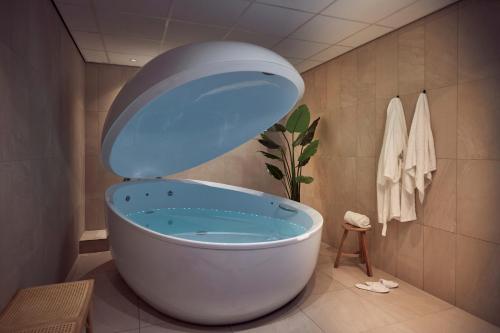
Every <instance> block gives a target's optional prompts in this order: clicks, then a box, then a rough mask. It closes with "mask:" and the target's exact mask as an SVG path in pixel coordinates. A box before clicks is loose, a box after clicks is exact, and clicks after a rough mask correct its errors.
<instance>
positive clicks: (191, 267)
mask: <svg viewBox="0 0 500 333" xmlns="http://www.w3.org/2000/svg"><path fill="white" fill-rule="evenodd" d="M106 203H107V210H108V214H107V223H108V228H109V233H110V234H109V236H110V243H111V250H112V254H113V257H114V259H115V262H116V266H117V268H118V270H119V272H120V274H121V275H122V277H123V278H124V279H125V281H126V282H127V283H128V285H129V286H130V287H131V288H132V289H133V290H134V291H135V292H136V293H137V294H138V295H139V296H140V297H141V298H143V299H144V300H145V301H146V302H148V303H150V304H151V305H153V306H154V307H155V308H157V309H158V310H160V311H161V312H164V313H166V314H168V315H171V316H172V317H175V318H179V319H181V320H185V321H188V322H193V323H198V324H206V325H221V324H232V323H237V322H242V321H246V320H251V319H254V318H257V317H259V316H262V315H264V314H266V313H269V312H271V311H273V310H275V309H277V308H279V307H280V306H282V305H284V304H285V303H287V302H288V301H290V300H291V299H292V298H293V297H295V296H296V295H297V294H298V293H299V292H300V291H301V290H302V289H303V288H304V286H305V285H306V283H307V281H308V280H309V278H310V277H311V275H312V273H313V270H314V267H315V265H316V260H317V256H318V251H319V246H320V239H321V229H322V225H323V218H322V217H321V215H320V214H319V213H318V212H316V211H315V210H314V209H312V208H310V207H307V206H305V205H302V204H300V203H297V202H294V201H290V200H288V199H285V198H281V197H277V196H273V195H269V194H265V193H262V192H257V191H253V190H249V189H245V188H240V187H234V186H229V185H225V184H218V183H211V182H203V181H190V180H141V181H130V182H124V183H121V184H117V185H114V186H112V187H110V188H109V189H108V190H107V191H106ZM163 208H165V209H166V208H168V209H177V208H179V209H181V208H185V209H193V208H194V209H202V210H203V209H206V210H212V211H213V210H219V211H233V212H240V213H242V214H245V213H246V214H250V215H252V216H254V217H255V216H260V217H262V219H263V220H265V219H267V218H274V219H278V220H281V221H285V222H289V223H291V224H293V225H295V226H296V227H297V228H298V229H297V230H303V232H301V233H300V234H298V235H294V236H293V237H288V238H286V237H279V238H277V239H276V238H273V239H275V240H270V241H268V240H266V238H265V237H264V238H259V237H257V238H253V241H252V238H245V237H243V238H242V239H243V240H244V241H243V242H240V243H238V242H234V238H232V239H229V238H228V240H231V241H230V242H229V241H228V242H226V241H224V237H222V238H220V237H216V238H217V240H216V241H214V239H215V238H214V237H210V232H205V231H203V232H200V230H192V231H191V233H189V232H188V233H186V232H185V231H186V230H184V234H183V235H186V234H190V235H195V236H196V237H193V239H189V238H186V237H184V236H180V234H179V235H171V234H168V233H165V232H163V233H162V232H161V231H160V232H159V231H158V229H156V231H155V229H154V228H148V225H147V224H146V225H145V224H141V223H138V221H136V220H134V218H132V217H131V215H133V214H131V213H134V212H138V211H144V212H146V213H147V212H149V211H152V210H158V209H163ZM170 222H171V221H168V223H170ZM259 223H263V222H259ZM193 228H194V227H193ZM194 229H196V228H194ZM219 231H221V230H219ZM204 236H208V237H206V240H205V239H204Z"/></svg>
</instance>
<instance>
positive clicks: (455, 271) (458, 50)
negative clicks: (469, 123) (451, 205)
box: [453, 1, 462, 305]
mask: <svg viewBox="0 0 500 333" xmlns="http://www.w3.org/2000/svg"><path fill="white" fill-rule="evenodd" d="M460 2H462V1H460ZM461 7H462V6H461V4H460V3H459V4H458V5H457V18H456V20H457V32H456V34H457V46H456V47H457V68H456V72H457V100H456V103H457V121H456V122H455V158H456V162H455V169H456V171H455V191H456V195H455V256H454V263H453V268H454V274H453V275H454V276H453V278H454V281H453V282H454V284H455V285H454V288H453V305H457V262H458V235H459V232H458V122H459V118H460V105H459V104H458V102H459V100H460V99H459V97H458V93H459V84H460V78H459V74H460V73H459V70H458V69H459V66H460V65H459V64H460V12H461V10H462V8H461Z"/></svg>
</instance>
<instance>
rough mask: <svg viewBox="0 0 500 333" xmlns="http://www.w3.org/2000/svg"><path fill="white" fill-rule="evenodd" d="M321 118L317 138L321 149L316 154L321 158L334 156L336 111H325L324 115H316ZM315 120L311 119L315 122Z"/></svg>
mask: <svg viewBox="0 0 500 333" xmlns="http://www.w3.org/2000/svg"><path fill="white" fill-rule="evenodd" d="M316 116H317V117H320V121H319V124H318V127H317V128H316V134H315V138H316V139H318V140H319V148H318V152H317V153H316V154H317V155H319V156H328V157H331V156H332V155H333V151H334V149H335V144H334V142H335V139H334V135H333V133H334V130H333V128H334V122H335V120H334V110H329V111H325V112H324V113H321V114H318V115H316ZM313 120H314V118H312V119H311V121H313Z"/></svg>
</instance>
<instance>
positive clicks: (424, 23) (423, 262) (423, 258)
mask: <svg viewBox="0 0 500 333" xmlns="http://www.w3.org/2000/svg"><path fill="white" fill-rule="evenodd" d="M427 21H428V19H424V20H422V27H423V29H424V40H423V42H424V50H423V64H424V67H423V70H424V82H423V83H424V84H423V85H424V89H426V82H427V77H426V75H425V73H426V70H425V68H426V66H425V58H426V56H425V55H426V46H427ZM416 198H417V197H416V196H415V199H416ZM425 204H426V201H424V202H422V203H421V205H422V213H421V214H422V223H421V226H422V271H421V273H420V274H421V278H422V289H423V290H425V280H424V277H425V274H424V267H425V250H424V249H425Z"/></svg>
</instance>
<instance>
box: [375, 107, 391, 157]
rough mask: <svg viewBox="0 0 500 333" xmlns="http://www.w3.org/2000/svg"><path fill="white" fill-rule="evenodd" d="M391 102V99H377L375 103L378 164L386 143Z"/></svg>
mask: <svg viewBox="0 0 500 333" xmlns="http://www.w3.org/2000/svg"><path fill="white" fill-rule="evenodd" d="M390 100H391V98H383V99H377V100H376V102H375V156H376V157H377V162H378V157H379V156H380V150H381V149H382V143H383V141H384V131H385V120H386V117H387V107H388V106H389V102H390Z"/></svg>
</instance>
